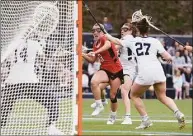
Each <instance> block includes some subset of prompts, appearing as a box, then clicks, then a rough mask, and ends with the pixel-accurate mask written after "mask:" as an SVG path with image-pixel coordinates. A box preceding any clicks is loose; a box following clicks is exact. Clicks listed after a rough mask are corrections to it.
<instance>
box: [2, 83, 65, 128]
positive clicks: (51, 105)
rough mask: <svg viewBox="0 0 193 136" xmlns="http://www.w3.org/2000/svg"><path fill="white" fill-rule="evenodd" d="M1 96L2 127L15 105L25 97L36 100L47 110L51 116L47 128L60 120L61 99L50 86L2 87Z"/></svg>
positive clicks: (33, 84)
mask: <svg viewBox="0 0 193 136" xmlns="http://www.w3.org/2000/svg"><path fill="white" fill-rule="evenodd" d="M61 89H62V88H61ZM61 89H58V88H55V90H57V91H58V90H59V91H61ZM24 90H25V91H24ZM1 94H2V95H1V126H5V125H6V121H7V117H8V114H9V113H10V111H11V110H12V107H13V105H14V103H15V102H16V100H17V99H20V97H21V96H23V95H24V96H26V97H25V98H29V99H34V100H35V101H36V102H39V103H41V104H42V105H43V106H44V107H45V108H47V110H48V116H49V121H48V123H47V126H49V125H50V124H51V123H52V122H53V121H56V120H57V118H58V114H59V99H58V97H56V95H54V90H53V88H51V87H49V86H46V85H42V84H40V83H18V84H14V85H6V86H5V87H2V89H1ZM37 112H38V111H37Z"/></svg>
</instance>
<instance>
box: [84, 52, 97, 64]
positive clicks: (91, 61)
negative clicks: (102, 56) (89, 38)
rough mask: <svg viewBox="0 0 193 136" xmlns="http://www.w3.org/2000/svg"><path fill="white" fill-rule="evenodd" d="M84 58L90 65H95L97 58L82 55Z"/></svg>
mask: <svg viewBox="0 0 193 136" xmlns="http://www.w3.org/2000/svg"><path fill="white" fill-rule="evenodd" d="M82 57H83V58H84V59H85V60H87V61H88V62H90V63H94V62H95V61H96V58H97V57H96V56H88V55H87V54H86V53H82Z"/></svg>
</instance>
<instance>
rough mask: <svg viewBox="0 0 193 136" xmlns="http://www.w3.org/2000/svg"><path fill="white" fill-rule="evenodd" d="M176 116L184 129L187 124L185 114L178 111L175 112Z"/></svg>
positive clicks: (180, 126) (180, 127)
mask: <svg viewBox="0 0 193 136" xmlns="http://www.w3.org/2000/svg"><path fill="white" fill-rule="evenodd" d="M175 117H176V118H177V120H178V124H179V129H183V128H184V127H185V125H186V123H185V117H184V114H183V113H181V112H180V111H177V112H176V114H175Z"/></svg>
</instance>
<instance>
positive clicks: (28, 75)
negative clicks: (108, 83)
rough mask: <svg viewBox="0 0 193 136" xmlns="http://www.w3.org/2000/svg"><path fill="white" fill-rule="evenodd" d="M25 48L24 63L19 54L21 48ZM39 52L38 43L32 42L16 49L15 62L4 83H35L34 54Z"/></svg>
mask: <svg viewBox="0 0 193 136" xmlns="http://www.w3.org/2000/svg"><path fill="white" fill-rule="evenodd" d="M24 47H26V48H27V50H26V52H27V56H26V59H27V61H26V62H24V61H23V58H21V57H20V53H21V52H22V50H23V48H24ZM39 50H41V46H40V43H39V42H37V41H33V40H27V43H26V45H21V46H20V48H18V49H17V51H18V52H17V55H16V56H14V57H17V62H16V63H15V64H14V65H13V67H11V70H10V73H9V76H8V78H7V79H6V80H5V83H10V84H16V83H37V82H38V79H37V76H36V74H35V72H34V64H35V57H36V53H37V52H38V51H39Z"/></svg>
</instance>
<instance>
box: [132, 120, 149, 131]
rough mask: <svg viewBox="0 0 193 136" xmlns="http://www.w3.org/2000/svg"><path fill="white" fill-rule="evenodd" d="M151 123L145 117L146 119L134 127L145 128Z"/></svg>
mask: <svg viewBox="0 0 193 136" xmlns="http://www.w3.org/2000/svg"><path fill="white" fill-rule="evenodd" d="M152 125H153V123H152V122H151V121H150V120H149V119H147V120H146V121H142V122H141V124H140V125H139V126H138V127H136V128H135V129H146V128H148V127H150V126H152Z"/></svg>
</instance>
